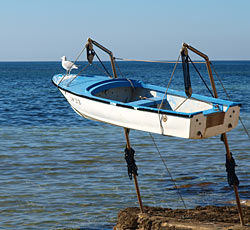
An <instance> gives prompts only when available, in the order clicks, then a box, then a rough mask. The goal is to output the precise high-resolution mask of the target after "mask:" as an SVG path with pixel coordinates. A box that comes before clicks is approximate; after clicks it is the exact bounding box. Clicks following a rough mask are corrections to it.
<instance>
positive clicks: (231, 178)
mask: <svg viewBox="0 0 250 230" xmlns="http://www.w3.org/2000/svg"><path fill="white" fill-rule="evenodd" d="M230 155H231V158H230V160H228V158H227V154H226V171H227V182H228V184H229V185H230V186H232V185H237V186H238V185H239V184H240V182H239V179H238V177H237V176H236V174H235V166H237V165H236V164H235V160H234V158H233V156H232V153H231V152H230Z"/></svg>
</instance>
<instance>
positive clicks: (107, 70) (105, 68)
mask: <svg viewBox="0 0 250 230" xmlns="http://www.w3.org/2000/svg"><path fill="white" fill-rule="evenodd" d="M95 55H96V57H97V58H98V60H99V62H100V63H101V65H102V67H103V68H104V70H105V71H106V73H107V75H108V76H109V77H112V75H111V74H110V73H109V71H108V70H107V69H106V67H105V65H104V64H103V63H102V61H101V59H100V58H99V56H98V55H97V53H96V52H95Z"/></svg>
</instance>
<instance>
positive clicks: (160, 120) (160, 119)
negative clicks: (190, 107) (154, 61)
mask: <svg viewBox="0 0 250 230" xmlns="http://www.w3.org/2000/svg"><path fill="white" fill-rule="evenodd" d="M180 56H181V54H179V56H178V58H177V61H176V62H175V65H174V69H173V71H172V74H171V77H170V79H169V81H168V85H167V88H166V91H165V93H164V95H163V97H162V100H161V104H160V106H159V108H158V116H159V122H160V127H161V133H162V135H163V132H164V130H163V126H162V119H163V116H160V110H161V109H162V106H163V103H164V99H165V97H166V95H167V92H168V89H169V86H170V84H171V81H172V79H173V76H174V73H175V70H176V67H177V65H178V63H179V60H180Z"/></svg>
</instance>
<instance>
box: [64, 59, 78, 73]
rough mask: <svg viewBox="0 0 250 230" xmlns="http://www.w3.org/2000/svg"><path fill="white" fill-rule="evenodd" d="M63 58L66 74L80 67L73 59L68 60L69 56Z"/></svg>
mask: <svg viewBox="0 0 250 230" xmlns="http://www.w3.org/2000/svg"><path fill="white" fill-rule="evenodd" d="M61 60H62V67H63V68H64V69H66V74H70V71H71V70H72V69H78V67H77V66H76V65H75V64H74V63H73V62H71V61H67V58H66V57H65V56H62V57H61Z"/></svg>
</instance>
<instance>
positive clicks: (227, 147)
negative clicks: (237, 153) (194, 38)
mask: <svg viewBox="0 0 250 230" xmlns="http://www.w3.org/2000/svg"><path fill="white" fill-rule="evenodd" d="M182 46H183V47H185V48H188V49H189V50H191V51H192V52H194V53H196V54H197V55H199V56H201V57H202V58H204V59H205V61H206V66H207V71H208V75H209V79H210V83H211V86H212V88H213V93H214V97H215V98H218V94H217V90H216V87H215V83H214V78H213V74H212V70H211V66H210V61H209V58H208V56H207V55H206V54H204V53H202V52H200V51H199V50H197V49H195V48H194V47H192V46H190V45H188V44H186V43H183V44H182ZM223 137H224V144H225V148H226V152H227V159H228V160H230V159H231V153H230V149H229V144H228V141H227V135H226V133H224V134H223ZM233 187H234V193H235V199H236V203H237V208H238V211H239V217H240V223H241V225H244V219H243V213H242V209H241V204H240V196H239V192H238V186H237V185H236V184H234V185H233Z"/></svg>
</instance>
